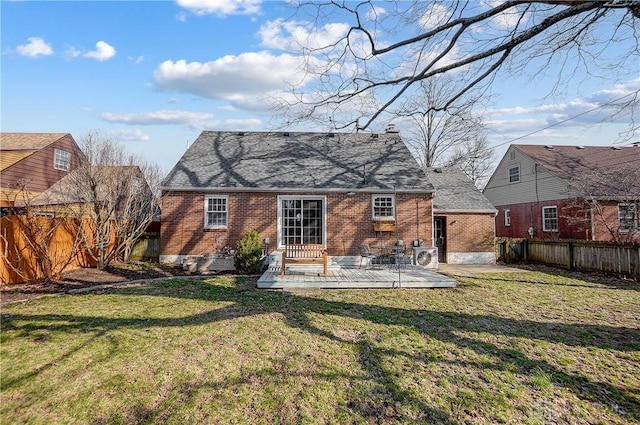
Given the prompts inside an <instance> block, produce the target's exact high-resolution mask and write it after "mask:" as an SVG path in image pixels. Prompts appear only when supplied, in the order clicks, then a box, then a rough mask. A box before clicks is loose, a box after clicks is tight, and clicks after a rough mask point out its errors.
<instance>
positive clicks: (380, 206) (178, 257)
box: [160, 131, 493, 263]
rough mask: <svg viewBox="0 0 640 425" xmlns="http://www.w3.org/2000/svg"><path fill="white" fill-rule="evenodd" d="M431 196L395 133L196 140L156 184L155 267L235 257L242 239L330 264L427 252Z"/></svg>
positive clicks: (215, 135)
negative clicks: (365, 248) (370, 252)
mask: <svg viewBox="0 0 640 425" xmlns="http://www.w3.org/2000/svg"><path fill="white" fill-rule="evenodd" d="M434 192H435V189H434V185H433V184H432V183H431V181H430V180H429V178H428V177H427V174H425V172H424V171H423V170H422V169H421V168H420V167H419V165H418V163H417V162H416V161H415V159H414V158H413V157H412V155H411V153H410V151H409V150H408V149H407V147H406V146H405V144H404V143H403V142H402V140H401V139H400V136H399V135H398V134H397V133H391V132H389V133H384V134H370V133H368V134H364V133H358V134H334V133H329V134H327V133H307V132H304V133H288V132H249V133H242V132H211V131H204V132H202V133H201V135H200V136H199V137H198V139H197V140H196V141H195V142H194V143H193V144H192V145H191V146H190V147H189V149H188V150H187V151H186V152H185V154H184V155H183V156H182V158H181V159H180V160H179V161H178V163H177V164H176V165H175V166H174V168H173V169H172V170H171V171H170V173H169V174H168V175H167V177H166V178H165V180H164V181H163V184H162V196H163V198H162V217H161V236H160V246H161V248H160V250H161V252H160V261H161V262H170V263H179V262H181V261H182V260H183V259H184V258H185V256H186V255H199V254H207V253H216V252H220V251H222V250H224V248H225V247H231V248H234V247H235V246H236V243H237V242H238V240H240V239H241V238H242V237H243V236H244V235H245V234H246V233H247V232H249V231H251V230H257V231H258V232H259V233H260V235H261V237H262V239H263V241H265V242H266V243H268V247H267V248H268V249H269V250H270V251H271V250H279V249H283V248H284V245H285V244H288V243H320V244H323V245H324V246H325V247H326V249H327V252H328V254H329V255H330V256H331V257H332V258H333V260H334V261H339V260H340V259H343V260H345V259H347V258H351V259H353V258H359V250H358V246H359V244H361V243H369V244H370V245H372V246H374V245H390V244H393V243H395V242H396V240H397V239H398V238H399V239H403V240H405V241H407V243H411V241H413V240H419V239H422V240H423V241H424V242H423V243H424V245H425V246H429V245H432V244H433V243H434V239H433V237H434V235H433V214H434V210H433V196H434ZM453 235H456V237H461V238H462V237H470V238H475V237H476V235H474V234H467V235H463V234H455V233H450V236H449V237H451V236H453ZM448 246H454V247H455V246H456V245H455V243H453V242H449V245H448ZM473 246H474V244H473V243H471V244H468V245H466V247H473ZM491 251H493V248H491Z"/></svg>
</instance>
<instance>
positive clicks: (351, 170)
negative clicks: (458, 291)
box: [163, 131, 433, 192]
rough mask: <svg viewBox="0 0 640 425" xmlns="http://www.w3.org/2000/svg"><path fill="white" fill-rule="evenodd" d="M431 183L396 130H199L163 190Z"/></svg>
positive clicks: (421, 188) (422, 186)
mask: <svg viewBox="0 0 640 425" xmlns="http://www.w3.org/2000/svg"><path fill="white" fill-rule="evenodd" d="M394 187H395V189H396V190H398V191H418V192H432V191H433V186H432V185H431V184H430V183H429V181H428V179H426V178H425V174H424V172H423V171H422V170H421V169H420V167H419V165H418V163H417V162H416V160H415V159H414V158H413V156H412V155H411V152H410V151H409V149H407V147H406V146H405V144H404V143H403V142H402V140H401V139H400V137H399V135H398V134H393V133H385V134H378V135H372V134H370V133H367V134H365V133H359V134H342V133H335V134H332V135H329V134H327V133H307V132H304V133H298V132H292V133H283V132H248V133H238V132H213V131H203V132H202V133H201V134H200V136H199V137H198V138H197V139H196V141H195V142H194V143H193V144H192V145H191V147H189V149H188V150H187V151H186V152H185V154H184V155H183V156H182V158H181V159H180V160H179V161H178V163H177V164H176V165H175V167H173V169H172V170H171V171H170V172H169V174H168V175H167V177H166V178H165V180H164V181H163V189H165V190H229V189H231V190H234V189H235V190H256V191H259V190H265V191H266V190H279V191H282V190H285V191H286V190H297V191H300V190H305V191H306V190H311V191H314V190H315V191H318V190H322V191H331V190H362V191H375V190H393V189H394Z"/></svg>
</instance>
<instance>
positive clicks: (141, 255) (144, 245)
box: [131, 233, 160, 262]
mask: <svg viewBox="0 0 640 425" xmlns="http://www.w3.org/2000/svg"><path fill="white" fill-rule="evenodd" d="M131 259H132V260H138V261H153V262H158V261H159V259H160V235H159V234H157V233H148V234H144V235H142V236H141V237H140V239H138V240H137V241H136V243H135V245H134V246H133V250H132V251H131Z"/></svg>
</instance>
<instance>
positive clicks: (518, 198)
mask: <svg viewBox="0 0 640 425" xmlns="http://www.w3.org/2000/svg"><path fill="white" fill-rule="evenodd" d="M484 194H485V195H486V197H487V198H488V199H489V200H490V201H491V202H492V203H493V204H494V205H495V206H496V208H497V209H498V214H497V216H496V236H498V237H511V238H529V237H535V238H543V239H583V240H595V241H619V242H631V241H635V242H638V241H640V231H639V228H638V213H639V210H640V208H639V201H640V147H639V146H638V145H637V144H635V145H633V146H629V147H610V146H543V145H511V146H510V147H509V149H508V150H507V152H506V153H505V156H504V157H503V158H502V160H501V161H500V163H499V165H498V167H497V168H496V170H495V171H494V173H493V175H492V176H491V178H490V179H489V182H488V183H487V185H486V187H485V189H484Z"/></svg>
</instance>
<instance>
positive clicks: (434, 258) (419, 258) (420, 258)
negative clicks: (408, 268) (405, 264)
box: [413, 246, 438, 269]
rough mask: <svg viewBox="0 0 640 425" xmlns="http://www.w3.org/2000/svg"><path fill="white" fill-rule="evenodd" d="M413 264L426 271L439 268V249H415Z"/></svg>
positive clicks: (433, 247) (432, 247)
mask: <svg viewBox="0 0 640 425" xmlns="http://www.w3.org/2000/svg"><path fill="white" fill-rule="evenodd" d="M413 264H415V265H416V266H421V267H424V268H425V269H437V268H438V247H435V246H429V247H416V248H413Z"/></svg>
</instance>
